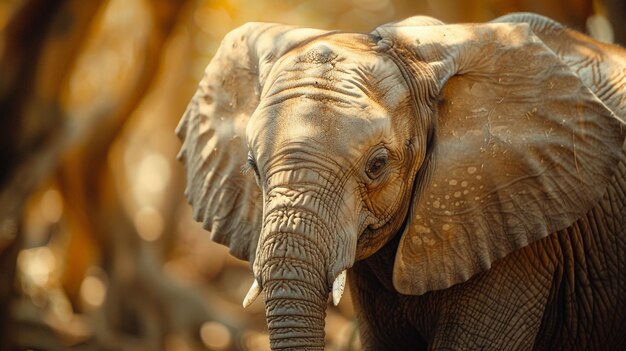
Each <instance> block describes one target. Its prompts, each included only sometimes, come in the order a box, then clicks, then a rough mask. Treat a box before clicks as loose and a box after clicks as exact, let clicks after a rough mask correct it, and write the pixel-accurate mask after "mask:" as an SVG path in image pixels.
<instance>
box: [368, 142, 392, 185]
mask: <svg viewBox="0 0 626 351" xmlns="http://www.w3.org/2000/svg"><path fill="white" fill-rule="evenodd" d="M388 159H389V154H388V153H387V149H380V150H378V151H376V152H375V153H374V155H372V157H371V158H370V160H369V161H368V162H367V168H366V169H365V172H366V173H367V176H368V177H370V179H376V178H378V176H380V175H381V173H382V171H383V170H384V169H385V165H387V160H388Z"/></svg>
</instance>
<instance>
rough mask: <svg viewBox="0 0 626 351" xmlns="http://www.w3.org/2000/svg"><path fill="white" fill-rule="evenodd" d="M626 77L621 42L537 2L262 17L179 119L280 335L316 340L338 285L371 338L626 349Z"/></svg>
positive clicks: (436, 344)
mask: <svg viewBox="0 0 626 351" xmlns="http://www.w3.org/2000/svg"><path fill="white" fill-rule="evenodd" d="M624 86H626V51H625V50H624V49H622V48H619V47H617V46H612V45H609V44H603V43H600V42H597V41H595V40H593V39H591V38H589V37H587V36H585V35H583V34H580V33H576V32H574V31H571V30H569V29H567V28H565V27H563V26H561V25H560V24H558V23H555V22H553V21H551V20H549V19H546V18H544V17H540V16H536V15H532V14H513V15H509V16H505V17H501V18H498V19H496V20H494V21H492V22H490V23H486V24H462V25H446V24H443V23H441V22H440V21H438V20H436V19H433V18H429V17H420V16H417V17H412V18H409V19H406V20H404V21H400V22H396V23H391V24H386V25H383V26H380V27H378V28H376V29H375V30H374V31H372V32H371V33H367V34H361V33H340V32H327V31H321V30H315V29H306V28H299V27H292V26H284V25H278V24H268V23H250V24H247V25H244V26H242V27H240V28H238V29H236V30H234V31H232V32H231V33H229V34H228V35H227V37H226V38H225V39H224V41H223V42H222V45H221V46H220V49H219V50H218V53H217V54H216V56H215V57H214V58H213V60H212V61H211V63H210V64H209V66H208V67H207V70H206V72H205V77H204V78H203V79H202V81H201V82H200V85H199V88H198V91H197V92H196V95H195V96H194V98H193V99H192V101H191V103H190V104H189V107H188V109H187V111H186V112H185V115H184V116H183V118H182V120H181V123H180V124H179V127H178V129H177V133H178V135H179V137H180V138H181V139H182V140H183V141H184V143H183V146H182V148H181V153H180V154H179V157H180V159H181V160H182V161H183V162H184V163H185V166H186V167H187V179H188V185H187V189H186V195H187V198H188V200H189V201H190V203H191V204H192V206H193V215H194V218H195V219H196V220H198V221H201V222H203V225H204V227H205V228H206V229H208V230H210V232H211V235H212V238H213V240H215V241H216V242H219V243H221V244H224V245H227V246H228V247H229V248H230V250H231V253H232V254H233V255H235V256H236V257H239V258H241V259H244V260H248V261H249V262H250V267H251V269H252V273H253V276H254V282H253V284H252V287H251V288H250V291H249V293H248V295H247V296H246V298H245V299H244V302H243V305H244V307H245V306H247V305H248V304H250V303H251V302H252V301H253V300H254V299H255V298H256V297H257V296H259V295H261V294H262V295H264V298H265V303H266V317H267V322H268V328H269V333H270V344H271V348H272V349H274V350H279V349H281V350H282V349H294V350H295V349H298V350H323V349H324V317H325V310H326V307H327V302H328V296H329V294H330V295H331V296H332V302H333V303H334V304H337V303H338V302H339V300H340V299H341V295H342V294H343V290H344V286H345V284H346V281H347V282H348V284H349V286H350V288H351V293H352V296H353V301H354V304H355V310H356V314H357V318H358V322H359V328H360V333H361V339H362V343H363V346H364V349H367V350H408V349H463V350H465V349H497V350H501V349H516V350H526V349H539V350H552V349H584V350H588V349H607V350H615V349H624V348H626V334H624V331H626V259H625V257H626V255H625V254H626V219H625V218H626V206H625V205H626V143H625V138H626V91H625V90H624ZM242 165H244V167H243V168H244V170H245V171H244V172H242V171H241V169H242ZM346 277H347V278H346Z"/></svg>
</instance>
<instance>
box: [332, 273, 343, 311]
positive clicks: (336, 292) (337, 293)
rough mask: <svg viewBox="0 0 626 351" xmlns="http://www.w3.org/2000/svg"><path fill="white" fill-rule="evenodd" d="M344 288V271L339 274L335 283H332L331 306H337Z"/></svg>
mask: <svg viewBox="0 0 626 351" xmlns="http://www.w3.org/2000/svg"><path fill="white" fill-rule="evenodd" d="M345 287H346V271H345V270H344V271H342V272H341V273H339V275H338V276H337V278H335V281H334V282H333V305H335V306H337V305H339V301H341V296H342V295H343V289H344V288H345Z"/></svg>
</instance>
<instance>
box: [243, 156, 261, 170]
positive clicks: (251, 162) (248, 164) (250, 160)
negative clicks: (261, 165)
mask: <svg viewBox="0 0 626 351" xmlns="http://www.w3.org/2000/svg"><path fill="white" fill-rule="evenodd" d="M251 170H252V171H254V173H255V175H256V174H259V172H258V169H257V165H256V161H254V159H253V158H252V156H251V155H248V160H247V161H246V163H244V164H243V165H242V166H241V173H243V174H248V172H250V171H251Z"/></svg>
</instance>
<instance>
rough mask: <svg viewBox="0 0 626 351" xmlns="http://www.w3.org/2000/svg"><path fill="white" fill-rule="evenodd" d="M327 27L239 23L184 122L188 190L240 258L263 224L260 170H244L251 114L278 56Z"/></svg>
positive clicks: (206, 222)
mask: <svg viewBox="0 0 626 351" xmlns="http://www.w3.org/2000/svg"><path fill="white" fill-rule="evenodd" d="M323 33H324V32H323V31H319V30H313V29H305V28H297V27H291V26H285V25H278V24H270V23H248V24H246V25H243V26H241V27H239V28H237V29H235V30H233V31H232V32H230V33H229V34H228V35H227V36H226V37H225V38H224V40H223V41H222V43H221V45H220V48H219V50H218V51H217V53H216V55H215V57H214V58H213V60H212V61H211V63H210V64H209V65H208V67H207V68H206V71H205V75H204V78H203V79H202V81H201V82H200V84H199V86H198V90H197V91H196V93H195V95H194V96H193V98H192V100H191V102H190V103H189V106H188V107H187V110H186V111H185V113H184V115H183V117H182V119H181V121H180V123H179V125H178V127H177V129H176V134H177V135H178V136H179V138H180V139H181V140H182V141H183V145H182V147H181V150H180V153H179V155H178V157H179V159H180V160H181V161H182V162H183V163H184V164H185V167H186V171H187V188H186V189H185V195H186V197H187V200H188V201H189V203H190V204H191V205H192V207H193V217H194V219H195V220H197V221H200V222H202V224H203V227H204V228H205V229H208V230H210V231H211V238H212V239H213V240H214V241H216V242H218V243H220V244H223V245H226V246H229V247H230V252H231V254H233V255H234V256H236V257H238V258H241V259H244V260H249V261H250V262H253V261H254V254H255V252H256V245H257V242H258V237H259V232H260V230H261V214H262V194H261V192H260V190H259V188H258V187H257V185H256V184H255V183H256V182H255V179H254V175H253V174H244V173H243V172H242V166H243V165H244V164H245V163H246V159H247V154H248V146H247V141H246V126H247V124H248V120H249V119H250V115H251V114H252V113H253V112H254V110H255V109H256V107H257V105H258V103H259V96H260V94H261V90H262V88H263V84H264V81H265V78H266V77H267V75H268V73H269V71H270V70H271V68H272V65H273V64H274V62H276V60H277V59H278V58H279V57H280V56H282V55H283V54H284V53H286V52H287V51H289V50H290V49H291V48H293V47H295V46H297V45H299V44H300V43H302V42H305V41H307V40H310V39H312V38H314V37H316V36H319V35H321V34H323ZM250 173H251V172H250Z"/></svg>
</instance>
